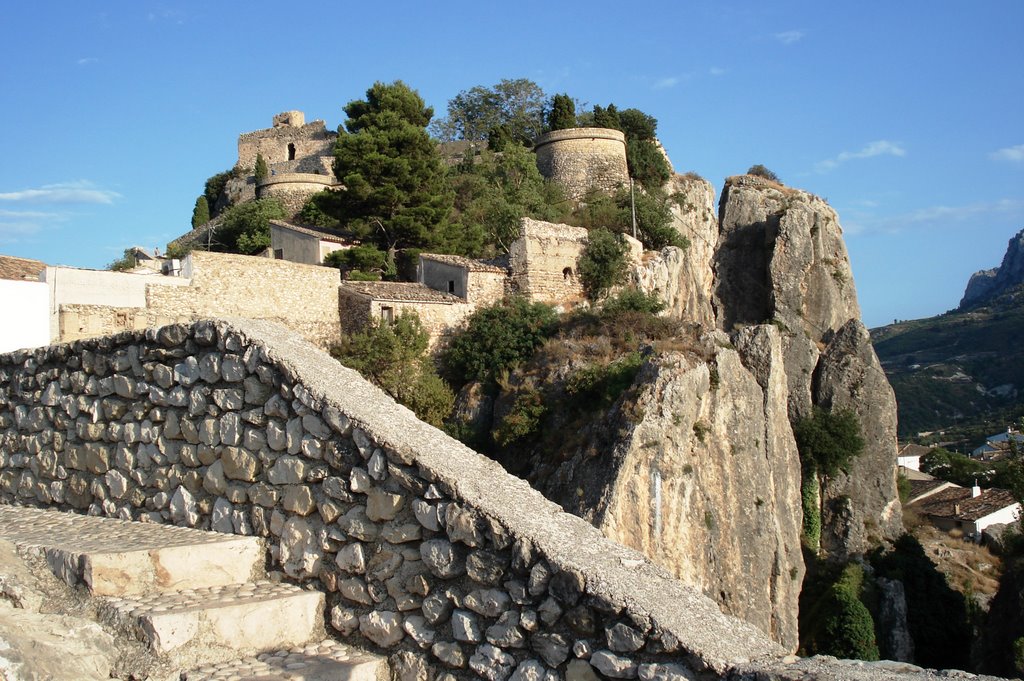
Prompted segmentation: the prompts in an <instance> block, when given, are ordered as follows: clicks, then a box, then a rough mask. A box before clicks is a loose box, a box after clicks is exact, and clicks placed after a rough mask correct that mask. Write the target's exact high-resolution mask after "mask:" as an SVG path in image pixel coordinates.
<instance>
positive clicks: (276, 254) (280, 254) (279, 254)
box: [274, 248, 284, 260]
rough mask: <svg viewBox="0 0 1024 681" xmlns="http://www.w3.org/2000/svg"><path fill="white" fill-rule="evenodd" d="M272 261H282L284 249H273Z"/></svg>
mask: <svg viewBox="0 0 1024 681" xmlns="http://www.w3.org/2000/svg"><path fill="white" fill-rule="evenodd" d="M274 260H284V249H283V248H275V249H274Z"/></svg>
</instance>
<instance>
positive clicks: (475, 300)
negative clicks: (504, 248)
mask: <svg viewBox="0 0 1024 681" xmlns="http://www.w3.org/2000/svg"><path fill="white" fill-rule="evenodd" d="M507 281H508V274H507V273H506V272H470V273H469V275H468V277H467V283H466V302H468V303H469V304H470V305H472V306H473V307H474V308H476V307H484V306H487V305H494V304H495V303H498V302H500V301H501V300H502V299H503V298H504V297H505V285H506V282H507Z"/></svg>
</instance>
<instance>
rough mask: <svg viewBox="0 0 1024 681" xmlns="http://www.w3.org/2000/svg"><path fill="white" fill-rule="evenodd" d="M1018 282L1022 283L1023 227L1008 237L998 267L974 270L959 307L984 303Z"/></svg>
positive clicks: (1023, 281)
mask: <svg viewBox="0 0 1024 681" xmlns="http://www.w3.org/2000/svg"><path fill="white" fill-rule="evenodd" d="M1020 284H1024V229H1022V230H1021V231H1019V232H1017V234H1015V235H1014V236H1013V237H1012V238H1011V239H1010V243H1009V244H1007V246H1006V254H1005V255H1004V256H1003V262H1002V264H1001V265H1000V266H999V267H997V268H995V269H991V270H982V271H981V272H975V273H974V274H973V275H972V276H971V279H970V281H969V282H967V290H966V291H964V297H963V298H962V299H961V300H960V309H965V308H968V307H972V306H974V305H978V304H981V303H984V302H985V301H987V300H989V299H990V298H993V297H994V296H997V295H999V294H1000V293H1002V292H1003V291H1006V290H1007V289H1010V288H1013V287H1014V286H1019V285H1020Z"/></svg>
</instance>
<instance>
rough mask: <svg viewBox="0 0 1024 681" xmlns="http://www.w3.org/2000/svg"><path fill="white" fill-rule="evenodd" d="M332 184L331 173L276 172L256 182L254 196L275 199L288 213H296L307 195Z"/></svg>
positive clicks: (304, 203)
mask: <svg viewBox="0 0 1024 681" xmlns="http://www.w3.org/2000/svg"><path fill="white" fill-rule="evenodd" d="M334 184H335V182H334V176H333V175H320V174H317V173H298V172H296V173H278V174H275V175H272V176H270V177H268V178H266V179H264V180H262V181H260V182H258V183H257V184H256V197H257V198H260V199H266V198H274V199H277V200H278V201H280V202H281V205H282V206H284V209H285V210H286V211H287V212H288V214H289V215H298V213H299V211H301V210H302V207H303V206H304V205H306V201H308V200H309V197H311V196H313V194H316V193H317V192H321V191H324V190H325V189H328V188H329V187H331V186H333V185H334Z"/></svg>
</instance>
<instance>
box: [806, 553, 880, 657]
mask: <svg viewBox="0 0 1024 681" xmlns="http://www.w3.org/2000/svg"><path fill="white" fill-rule="evenodd" d="M863 579H864V572H863V568H861V567H860V565H857V564H856V563H850V564H849V565H847V566H846V568H845V569H844V570H843V573H842V575H841V576H840V578H839V580H838V581H837V582H836V583H835V584H833V585H832V587H831V588H830V589H829V590H828V593H827V595H826V597H825V598H826V603H825V604H824V606H823V610H824V611H825V612H826V613H827V614H826V615H825V617H824V619H823V621H822V625H821V633H822V636H821V637H820V638H819V641H820V642H821V643H822V646H821V648H820V649H819V650H818V651H817V652H819V653H824V654H826V655H834V656H836V657H840V658H848V659H854V660H877V659H878V658H879V655H878V642H877V641H876V639H875V623H874V620H872V619H871V613H870V612H869V611H868V609H867V606H865V605H864V603H862V602H861V600H860V591H861V585H862V583H863Z"/></svg>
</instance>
